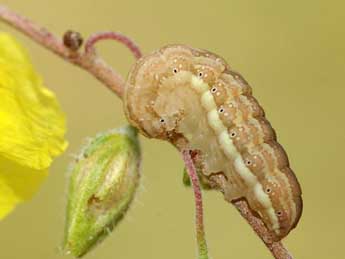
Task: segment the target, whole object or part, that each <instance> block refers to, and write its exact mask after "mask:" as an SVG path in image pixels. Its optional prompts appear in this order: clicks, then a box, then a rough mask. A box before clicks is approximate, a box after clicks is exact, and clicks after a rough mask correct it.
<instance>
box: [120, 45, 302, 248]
mask: <svg viewBox="0 0 345 259" xmlns="http://www.w3.org/2000/svg"><path fill="white" fill-rule="evenodd" d="M124 108H125V113H126V116H127V119H128V120H129V121H130V122H131V124H132V125H134V126H135V127H137V128H138V129H139V130H140V131H141V133H142V134H144V135H145V136H147V137H149V138H157V139H162V140H167V141H169V142H170V143H172V144H173V145H174V146H175V147H176V148H177V149H179V150H183V149H187V148H188V149H190V150H193V151H196V152H198V154H199V156H198V157H199V159H198V163H199V166H200V167H201V168H202V173H201V174H202V176H203V178H205V179H207V180H208V181H209V182H210V184H212V185H213V187H214V188H216V189H219V190H220V191H221V192H222V193H223V194H224V198H225V199H226V200H228V201H232V200H236V199H240V198H245V199H246V201H247V202H248V205H249V207H250V208H251V210H252V211H253V212H255V214H256V215H257V216H258V217H260V218H261V219H262V221H263V222H264V224H265V225H266V227H267V228H268V229H269V231H270V232H271V233H272V236H273V238H274V240H276V241H278V240H280V239H282V238H283V237H285V236H286V235H287V234H288V233H289V232H290V230H291V229H293V228H294V227H295V226H296V225H297V223H298V221H299V219H300V217H301V213H302V198H301V188H300V185H299V183H298V180H297V178H296V176H295V174H294V172H293V171H292V170H291V169H290V166H289V161H288V157H287V154H286V153H285V151H284V149H283V148H282V146H281V145H280V144H279V143H278V142H277V138H276V133H275V131H274V130H273V128H272V127H271V124H270V123H269V122H268V120H267V119H266V118H265V113H264V110H263V109H262V107H261V106H260V104H259V103H258V101H257V100H256V99H255V98H254V97H253V96H252V89H251V87H250V86H249V84H248V83H247V82H246V81H245V79H244V78H243V77H242V76H241V75H240V74H239V73H237V72H235V71H234V70H232V69H231V68H230V66H229V65H228V64H227V63H226V62H225V60H223V58H221V57H220V56H218V55H216V54H214V53H211V52H209V51H206V50H201V49H195V48H192V47H189V46H186V45H168V46H165V47H163V48H161V49H159V50H157V51H155V52H153V53H151V54H148V55H146V56H144V57H142V58H141V59H139V60H138V61H137V62H136V63H135V65H134V66H133V67H132V69H131V71H130V73H129V75H128V79H127V84H126V89H125V94H124Z"/></svg>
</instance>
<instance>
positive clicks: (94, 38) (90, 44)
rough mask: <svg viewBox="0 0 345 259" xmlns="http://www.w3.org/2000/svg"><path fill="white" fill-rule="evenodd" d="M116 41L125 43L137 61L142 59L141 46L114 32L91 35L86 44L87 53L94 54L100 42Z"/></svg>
mask: <svg viewBox="0 0 345 259" xmlns="http://www.w3.org/2000/svg"><path fill="white" fill-rule="evenodd" d="M110 39H111V40H116V41H118V42H121V43H123V44H124V45H125V46H126V47H127V48H129V50H130V51H131V52H132V53H133V55H134V57H135V58H136V59H139V58H141V56H142V53H141V50H140V48H139V46H138V45H137V44H136V43H135V42H134V41H133V40H132V39H130V38H128V37H127V36H126V35H123V34H121V33H119V32H112V31H106V32H97V33H95V34H93V35H91V36H90V37H89V38H88V40H87V42H86V43H85V52H86V53H94V52H95V49H94V45H95V44H96V43H97V42H98V41H100V40H110Z"/></svg>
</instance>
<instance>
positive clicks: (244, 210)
mask: <svg viewBox="0 0 345 259" xmlns="http://www.w3.org/2000/svg"><path fill="white" fill-rule="evenodd" d="M232 204H233V205H234V206H235V207H236V208H237V209H238V211H239V212H240V213H241V215H242V217H243V218H245V219H246V220H247V222H248V224H249V225H250V226H251V227H252V228H253V230H254V231H255V233H256V234H257V235H258V236H259V237H260V238H261V240H262V241H263V242H264V244H265V245H266V247H267V248H268V249H269V250H270V252H271V253H272V255H273V256H274V258H276V259H292V258H293V257H292V256H291V254H290V253H289V251H288V250H287V249H286V248H285V247H284V245H283V244H282V243H281V242H275V241H273V240H272V237H271V235H270V233H269V231H268V230H267V228H266V226H265V224H264V223H263V222H262V220H261V219H260V218H258V217H256V216H255V215H254V214H253V212H252V211H251V209H250V208H249V206H248V204H247V202H246V201H245V200H236V201H233V202H232Z"/></svg>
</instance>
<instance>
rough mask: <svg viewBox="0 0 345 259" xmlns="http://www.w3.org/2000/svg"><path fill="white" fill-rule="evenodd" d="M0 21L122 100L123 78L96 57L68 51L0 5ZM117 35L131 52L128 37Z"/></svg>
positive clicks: (46, 34)
mask: <svg viewBox="0 0 345 259" xmlns="http://www.w3.org/2000/svg"><path fill="white" fill-rule="evenodd" d="M0 20H2V21H4V22H6V23H7V24H9V25H11V26H12V27H14V28H15V29H17V30H19V31H21V32H22V33H24V34H26V35H27V36H28V37H29V38H31V39H32V40H34V41H36V42H37V43H38V44H40V45H41V46H43V47H45V48H46V49H48V50H50V51H52V52H54V53H55V54H56V55H58V56H60V57H62V58H63V59H64V60H66V61H68V62H70V63H72V64H75V65H77V66H79V67H81V68H83V69H84V70H86V71H88V72H89V73H90V74H92V75H93V76H94V77H96V78H97V79H98V80H99V81H101V82H102V83H103V84H104V85H105V86H107V87H108V88H109V89H110V90H112V91H113V92H114V93H115V94H116V95H117V96H118V97H120V98H122V95H123V90H124V87H125V81H124V79H123V77H122V76H121V75H120V74H119V73H118V72H116V71H115V70H114V69H113V68H111V67H110V66H109V65H108V64H107V63H106V62H105V61H104V60H103V59H101V58H100V57H98V56H97V55H88V53H80V52H76V51H73V50H70V49H69V48H67V47H66V46H65V45H64V43H63V41H62V39H61V38H58V37H56V36H54V35H53V34H52V33H50V32H49V31H48V30H47V29H45V28H44V27H41V26H38V25H37V24H35V23H33V22H32V21H30V20H29V19H27V18H26V17H23V16H21V15H19V14H16V13H15V12H13V11H11V10H9V9H8V8H6V7H5V6H2V5H0ZM117 35H118V36H119V37H118V40H119V41H121V42H122V43H124V44H125V45H126V46H127V47H128V48H129V49H130V50H133V48H134V46H136V44H135V43H134V42H133V41H132V40H131V39H129V38H128V37H126V36H124V35H121V34H120V33H117ZM100 36H101V34H98V35H97V37H95V36H92V37H91V39H94V42H96V41H97V40H99V39H101V38H102V37H100ZM97 38H98V39H97ZM92 45H93V42H92V40H91V41H89V45H87V46H89V47H92ZM134 49H135V48H134ZM135 55H136V57H138V55H141V53H140V52H135Z"/></svg>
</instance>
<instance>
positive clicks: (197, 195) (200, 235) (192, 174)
mask: <svg viewBox="0 0 345 259" xmlns="http://www.w3.org/2000/svg"><path fill="white" fill-rule="evenodd" d="M182 157H183V160H184V162H185V165H186V169H187V172H188V175H189V178H190V181H191V184H192V188H193V191H194V200H195V225H196V239H197V243H198V249H199V259H208V249H207V243H206V238H205V230H204V216H203V215H204V213H203V205H202V193H201V188H200V183H199V178H198V174H197V172H196V169H195V166H194V163H193V160H192V157H191V155H190V151H189V150H183V151H182Z"/></svg>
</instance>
